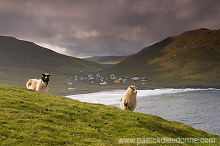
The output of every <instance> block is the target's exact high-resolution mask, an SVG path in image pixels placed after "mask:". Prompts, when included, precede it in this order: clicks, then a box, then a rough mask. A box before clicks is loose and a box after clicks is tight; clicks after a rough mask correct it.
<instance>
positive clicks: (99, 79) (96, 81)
mask: <svg viewBox="0 0 220 146" xmlns="http://www.w3.org/2000/svg"><path fill="white" fill-rule="evenodd" d="M147 81H148V79H147V78H146V77H139V76H134V77H128V76H126V77H123V76H122V75H116V74H110V75H109V76H105V77H104V76H102V75H101V74H100V73H88V74H85V75H83V74H81V75H73V76H71V77H69V78H68V79H66V82H65V84H66V85H69V86H70V87H69V88H68V89H69V90H74V89H76V88H77V87H75V86H74V84H75V83H79V82H80V83H84V84H85V85H88V84H90V85H100V86H105V85H116V84H128V83H132V82H140V84H141V85H145V84H146V82H147Z"/></svg>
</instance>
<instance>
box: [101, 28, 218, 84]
mask: <svg viewBox="0 0 220 146" xmlns="http://www.w3.org/2000/svg"><path fill="white" fill-rule="evenodd" d="M103 72H104V73H106V74H107V73H117V74H122V75H125V76H134V75H139V76H145V77H147V78H148V79H149V82H150V83H152V84H156V85H160V86H187V85H189V86H209V87H219V82H220V74H219V73H220V30H208V29H197V30H192V31H186V32H183V33H182V34H180V35H177V36H172V37H168V38H166V39H164V40H162V41H160V42H158V43H155V44H153V45H151V46H149V47H146V48H144V49H142V50H141V51H140V52H138V53H137V54H135V55H133V56H131V57H129V58H127V59H126V60H124V61H122V62H121V63H119V64H116V65H115V66H113V67H111V68H108V69H106V70H104V71H103Z"/></svg>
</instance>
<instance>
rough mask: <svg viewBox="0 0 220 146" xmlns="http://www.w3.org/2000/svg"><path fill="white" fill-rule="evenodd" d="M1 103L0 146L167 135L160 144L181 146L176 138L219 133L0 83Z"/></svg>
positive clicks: (107, 142) (88, 142) (110, 141)
mask: <svg viewBox="0 0 220 146" xmlns="http://www.w3.org/2000/svg"><path fill="white" fill-rule="evenodd" d="M0 103H1V106H0V144H1V145H119V144H121V143H122V144H123V145H126V142H128V143H129V142H130V144H133V143H134V144H135V145H136V144H138V142H139V144H140V143H141V142H143V143H144V142H145V143H146V142H147V138H152V139H153V138H155V139H160V138H161V139H162V138H170V139H169V140H168V139H165V140H163V141H161V142H163V143H168V142H170V143H176V144H175V145H184V143H177V142H175V141H174V140H178V139H180V138H182V139H183V140H184V138H188V139H189V138H192V139H198V141H196V142H197V143H195V144H192V143H191V144H192V145H201V142H204V140H205V139H206V140H207V139H208V138H210V139H211V141H209V142H211V143H213V142H215V144H216V145H219V144H220V137H219V136H217V135H214V134H211V133H207V132H204V131H202V130H198V129H195V128H193V127H190V126H188V125H186V124H183V123H180V122H175V121H168V120H165V119H163V118H160V117H158V116H154V115H150V114H143V113H136V112H131V111H122V110H119V109H118V108H116V107H112V106H105V105H101V104H91V103H83V102H79V101H76V100H72V99H69V98H66V97H59V96H54V95H50V94H45V93H40V92H36V91H31V90H27V89H24V88H21V87H13V86H8V85H2V84H0ZM122 138H125V139H122ZM126 138H133V139H130V140H129V139H126ZM171 138H173V139H171ZM200 140H203V141H200ZM156 142H158V141H156ZM130 144H128V145H130ZM154 144H155V143H154ZM188 144H189V145H191V144H190V142H188ZM161 145H162V144H161ZM167 145H169V144H167ZM170 145H174V144H170ZM203 145H205V144H203ZM207 145H208V143H207ZM213 145H214V144H213Z"/></svg>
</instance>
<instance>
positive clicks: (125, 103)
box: [120, 86, 137, 111]
mask: <svg viewBox="0 0 220 146" xmlns="http://www.w3.org/2000/svg"><path fill="white" fill-rule="evenodd" d="M136 96H137V87H136V86H129V87H128V89H127V91H126V92H125V94H124V95H123V96H122V98H121V100H120V107H121V109H122V110H131V111H133V110H134V109H135V107H136V105H137V101H136Z"/></svg>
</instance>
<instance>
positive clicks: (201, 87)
mask: <svg viewBox="0 0 220 146" xmlns="http://www.w3.org/2000/svg"><path fill="white" fill-rule="evenodd" d="M164 88H173V89H187V88H192V89H209V88H213V89H220V86H203V85H186V86H176V87H138V90H154V89H164ZM111 90H125V91H126V88H106V89H95V90H79V91H73V92H66V93H59V94H55V95H56V96H70V95H77V94H88V93H95V92H102V91H111Z"/></svg>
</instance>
